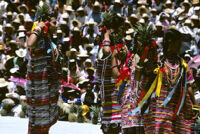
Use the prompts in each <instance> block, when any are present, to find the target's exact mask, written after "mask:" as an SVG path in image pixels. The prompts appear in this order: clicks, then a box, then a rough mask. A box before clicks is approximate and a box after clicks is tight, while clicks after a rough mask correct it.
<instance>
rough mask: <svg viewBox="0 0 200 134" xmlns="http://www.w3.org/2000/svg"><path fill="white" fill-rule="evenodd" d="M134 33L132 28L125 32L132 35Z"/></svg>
mask: <svg viewBox="0 0 200 134" xmlns="http://www.w3.org/2000/svg"><path fill="white" fill-rule="evenodd" d="M132 33H134V29H133V28H129V29H128V30H127V31H126V34H132Z"/></svg>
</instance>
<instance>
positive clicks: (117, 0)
mask: <svg viewBox="0 0 200 134" xmlns="http://www.w3.org/2000/svg"><path fill="white" fill-rule="evenodd" d="M113 3H121V1H120V0H114V2H113Z"/></svg>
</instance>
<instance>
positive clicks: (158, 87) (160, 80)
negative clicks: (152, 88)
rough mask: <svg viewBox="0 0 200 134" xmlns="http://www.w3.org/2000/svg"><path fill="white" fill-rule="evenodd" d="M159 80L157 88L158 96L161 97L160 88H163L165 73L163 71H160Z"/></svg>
mask: <svg viewBox="0 0 200 134" xmlns="http://www.w3.org/2000/svg"><path fill="white" fill-rule="evenodd" d="M157 76H158V81H157V88H156V97H160V89H161V86H162V77H163V73H162V71H160V69H159V71H158V74H157Z"/></svg>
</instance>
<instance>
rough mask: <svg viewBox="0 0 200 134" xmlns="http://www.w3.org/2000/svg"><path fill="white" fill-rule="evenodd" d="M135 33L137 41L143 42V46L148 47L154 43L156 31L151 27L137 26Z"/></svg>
mask: <svg viewBox="0 0 200 134" xmlns="http://www.w3.org/2000/svg"><path fill="white" fill-rule="evenodd" d="M135 32H136V37H137V40H138V41H139V42H141V43H142V45H144V46H146V45H149V44H151V43H152V41H153V33H154V31H153V28H152V26H151V25H150V26H149V25H147V24H145V25H141V24H137V25H136V27H135Z"/></svg>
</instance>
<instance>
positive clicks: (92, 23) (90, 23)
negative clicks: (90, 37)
mask: <svg viewBox="0 0 200 134" xmlns="http://www.w3.org/2000/svg"><path fill="white" fill-rule="evenodd" d="M86 24H88V25H96V24H97V23H96V22H95V21H94V19H92V18H91V19H89V21H87V22H86Z"/></svg>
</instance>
